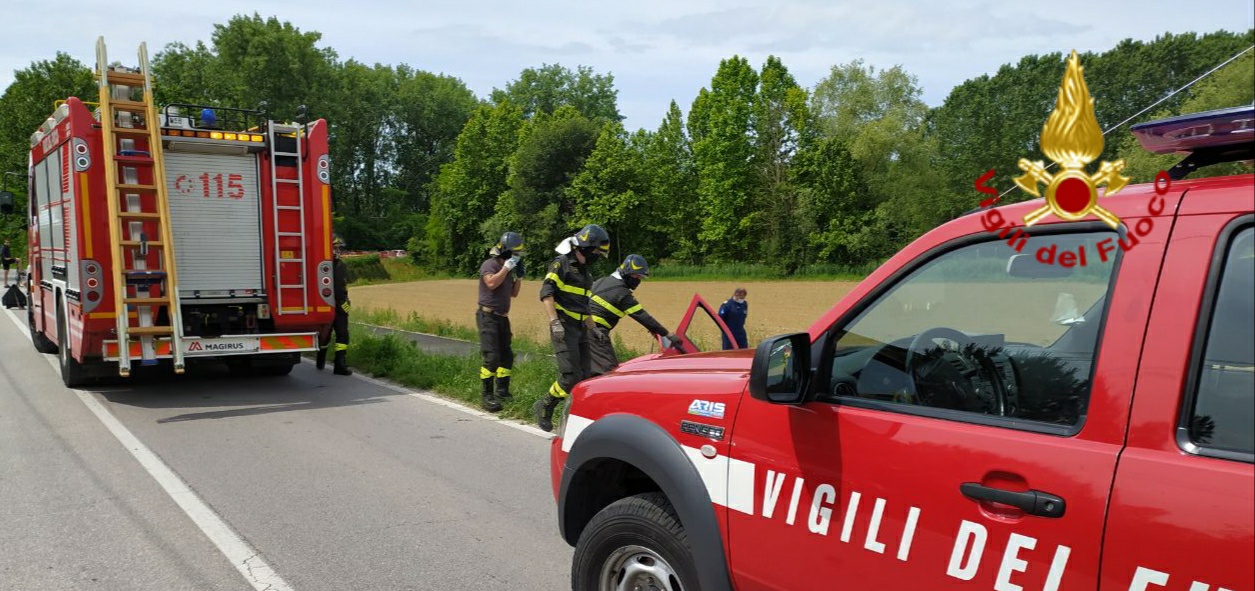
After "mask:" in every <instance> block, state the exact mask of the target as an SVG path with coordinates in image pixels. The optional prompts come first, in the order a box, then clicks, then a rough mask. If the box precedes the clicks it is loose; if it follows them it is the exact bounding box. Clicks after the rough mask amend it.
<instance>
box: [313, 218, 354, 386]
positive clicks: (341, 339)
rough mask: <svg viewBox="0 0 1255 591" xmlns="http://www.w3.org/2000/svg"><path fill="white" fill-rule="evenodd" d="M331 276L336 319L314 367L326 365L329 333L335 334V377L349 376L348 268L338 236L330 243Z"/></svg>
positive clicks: (319, 348)
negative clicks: (347, 358) (341, 256)
mask: <svg viewBox="0 0 1255 591" xmlns="http://www.w3.org/2000/svg"><path fill="white" fill-rule="evenodd" d="M331 248H332V250H331V252H332V259H331V276H332V279H333V283H334V286H333V289H334V291H335V303H336V317H335V320H334V321H332V323H331V330H328V331H327V336H326V338H325V339H324V340H323V342H322V343H321V344H320V346H319V347H318V359H317V363H316V364H315V366H316V367H317V368H318V369H322V368H323V367H325V366H326V365H327V347H328V346H329V345H330V344H331V333H333V332H334V333H335V337H336V356H335V368H334V370H333V371H334V372H335V374H336V375H340V376H349V375H353V371H352V370H350V369H349V364H348V361H347V360H346V359H345V357H346V356H347V355H348V351H349V306H350V304H349V280H348V276H349V268H348V265H345V264H344V260H343V259H341V258H340V254H341V252H343V251H344V240H342V239H340V237H339V236H336V237H335V240H333V241H332V242H331Z"/></svg>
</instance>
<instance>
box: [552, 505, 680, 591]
mask: <svg viewBox="0 0 1255 591" xmlns="http://www.w3.org/2000/svg"><path fill="white" fill-rule="evenodd" d="M624 577H636V581H635V582H636V585H632V584H628V585H626V586H625V587H626V588H628V589H631V588H634V587H635V588H642V589H661V590H665V591H695V590H696V589H697V568H696V566H695V565H694V562H693V553H692V550H691V549H690V548H689V541H688V535H687V534H685V532H684V527H683V526H681V525H680V520H679V518H678V517H676V514H675V509H674V508H672V507H671V503H670V502H669V501H668V500H667V497H666V495H663V494H662V493H646V494H640V495H636V496H632V497H627V498H623V499H619V500H618V501H615V502H613V503H611V504H610V505H609V506H607V507H606V508H605V509H602V510H601V511H600V512H599V513H597V515H595V516H594V517H593V519H592V520H591V521H589V522H588V526H586V527H585V528H584V532H583V533H581V534H580V539H579V542H578V543H576V545H575V558H574V560H572V562H571V588H572V589H573V590H574V591H614V590H615V589H618V588H620V585H619V582H620V581H621V580H622V579H623V578H624ZM651 585H652V586H651Z"/></svg>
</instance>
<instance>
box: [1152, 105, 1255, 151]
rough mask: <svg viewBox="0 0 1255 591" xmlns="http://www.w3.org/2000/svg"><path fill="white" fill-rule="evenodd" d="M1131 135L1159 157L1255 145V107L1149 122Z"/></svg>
mask: <svg viewBox="0 0 1255 591" xmlns="http://www.w3.org/2000/svg"><path fill="white" fill-rule="evenodd" d="M1131 131H1132V132H1133V135H1134V136H1137V141H1138V142H1141V144H1142V147H1143V148H1145V149H1146V150H1148V151H1151V152H1154V153H1156V154H1171V153H1173V152H1194V151H1196V150H1204V149H1209V148H1220V147H1224V146H1232V145H1236V144H1243V143H1250V142H1252V141H1255V105H1246V106H1242V107H1231V108H1228V109H1218V110H1215V111H1204V112H1202V113H1190V114H1189V115H1181V116H1179V117H1169V118H1167V119H1160V120H1158V121H1148V122H1146V123H1139V124H1137V125H1134V126H1133V127H1132V128H1131Z"/></svg>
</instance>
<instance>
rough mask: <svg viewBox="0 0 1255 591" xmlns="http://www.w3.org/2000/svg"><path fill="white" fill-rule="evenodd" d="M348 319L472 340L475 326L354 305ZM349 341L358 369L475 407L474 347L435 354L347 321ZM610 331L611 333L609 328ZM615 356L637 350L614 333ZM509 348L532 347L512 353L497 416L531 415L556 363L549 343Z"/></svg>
mask: <svg viewBox="0 0 1255 591" xmlns="http://www.w3.org/2000/svg"><path fill="white" fill-rule="evenodd" d="M353 322H355V323H356V322H361V323H366V324H374V325H377V326H387V327H390V328H398V329H401V330H409V331H415V332H423V333H427V334H436V335H440V336H445V337H450V338H457V339H462V340H469V341H475V340H476V339H477V338H478V337H477V336H476V334H475V331H474V330H472V329H469V328H466V327H461V326H454V325H452V324H451V323H447V322H439V321H431V320H428V319H425V318H422V317H421V316H418V315H417V314H411V315H410V316H409V317H407V318H401V317H400V315H398V314H397V313H396V312H394V311H392V310H385V311H370V310H354V311H353ZM349 330H350V332H351V333H352V342H353V346H352V347H350V348H349V356H348V361H349V365H351V366H353V367H354V368H355V369H357V370H358V371H362V372H364V373H366V374H368V375H371V376H374V377H379V378H387V379H389V380H392V381H394V382H397V383H399V384H402V385H404V386H408V387H411V388H418V389H422V390H430V391H432V392H436V393H438V394H441V395H443V396H445V397H448V398H451V399H454V400H458V401H461V402H464V403H466V404H467V406H471V407H474V408H480V393H481V387H480V381H479V368H480V365H481V362H482V359H481V357H480V354H479V353H472V354H469V355H436V354H431V353H425V352H423V351H422V350H421V349H419V348H418V347H417V346H415V345H414V344H413V343H411V342H410V341H409V340H407V339H405V338H402V337H398V336H395V335H384V336H380V335H376V334H374V333H372V332H370V331H368V330H365V329H363V328H362V327H359V326H355V325H350V328H349ZM612 335H613V333H612ZM613 336H614V340H615V350H616V351H618V353H619V359H621V360H624V361H626V360H628V359H632V358H634V357H638V356H639V355H641V353H639V352H637V351H633V350H631V349H628V348H626V347H624V346H623V342H622V341H621V340H620V339H618V337H617V335H613ZM513 346H514V351H515V353H516V357H517V354H518V353H532V354H533V355H532V356H531V357H530V359H527V360H523V359H516V360H515V363H514V368H513V369H514V371H513V375H512V376H511V380H510V392H511V393H512V394H514V401H513V402H511V403H510V404H507V405H506V406H505V408H504V409H503V410H502V411H501V412H500V413H498V415H499V416H502V417H509V418H518V419H527V420H529V421H530V420H531V418H532V416H531V407H532V403H534V402H535V401H536V400H540V399H541V398H543V397H544V396H545V395H546V394H547V393H548V392H549V386H550V385H551V384H553V381H554V379H555V378H556V377H557V366H556V364H555V362H554V360H553V358H552V357H551V355H552V354H553V347H552V345H550V344H549V343H538V342H536V341H533V340H531V339H526V338H521V337H518V336H515V338H514V342H513Z"/></svg>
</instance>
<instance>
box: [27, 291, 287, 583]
mask: <svg viewBox="0 0 1255 591" xmlns="http://www.w3.org/2000/svg"><path fill="white" fill-rule="evenodd" d="M4 311H5V315H7V316H8V317H9V319H10V320H12V321H13V324H15V325H17V328H18V330H20V331H22V332H23V333H24V334H25V335H26V338H27V340H30V339H31V333H30V329H29V328H28V327H27V326H26V325H24V324H22V321H21V320H19V319H18V317H17V315H16V314H14V313H13V311H12V310H10V309H8V308H6V309H5V310H4ZM39 355H41V356H42V357H43V358H44V361H47V362H48V364H49V365H51V366H52V368H53V370H54V371H56V372H57V373H58V374H60V372H61V368H60V367H59V365H58V363H57V362H55V361H53V359H52V356H51V355H49V354H46V353H40V354H39ZM66 389H67V390H69V391H71V392H73V393H74V394H75V395H77V396H78V399H79V400H81V401H82V402H83V405H84V406H86V407H87V409H88V410H90V411H91V412H92V414H94V415H96V418H97V419H98V420H99V421H100V422H101V423H102V424H104V426H105V428H106V429H108V430H109V432H110V433H111V434H113V436H114V438H116V439H117V440H118V443H120V444H122V447H124V448H126V451H128V452H130V454H131V457H133V458H135V461H137V462H139V464H140V466H141V467H143V468H144V470H145V471H147V472H148V474H149V476H152V477H153V480H156V481H157V485H158V486H160V487H161V489H162V490H163V491H165V493H166V494H167V495H168V496H169V497H170V498H171V499H172V500H173V501H174V502H175V504H176V505H178V506H179V508H180V509H182V510H183V513H184V514H185V515H187V517H188V518H189V519H191V520H192V523H194V524H196V527H197V528H199V529H200V531H201V532H202V533H204V534H205V536H206V537H208V538H209V541H210V542H212V543H213V545H214V546H215V547H217V548H218V551H219V552H221V553H222V555H223V556H224V557H225V558H226V559H227V561H228V562H230V563H231V566H234V567H235V569H236V570H237V571H239V573H240V574H241V575H243V576H244V580H246V581H248V582H249V584H250V585H252V586H253V588H254V589H256V590H257V591H293V590H292V587H291V586H290V585H288V583H287V581H284V580H283V578H282V577H280V576H279V573H277V572H275V570H274V568H272V567H271V566H270V564H269V563H267V562H266V561H265V560H264V559H262V557H261V553H260V552H258V551H257V550H256V549H255V548H253V547H252V546H251V545H250V544H249V543H248V542H246V541H244V539H243V538H241V537H240V536H239V534H237V533H236V532H235V530H233V529H231V526H230V525H229V524H227V522H226V520H224V519H222V517H221V516H219V515H218V513H217V512H215V511H214V510H213V508H212V507H210V506H209V505H208V504H207V503H205V501H204V500H202V499H201V498H200V496H199V495H197V494H196V492H195V491H193V490H192V489H191V487H189V486H188V485H187V483H186V482H184V481H183V479H182V478H179V475H178V474H176V473H175V472H174V470H173V469H171V468H170V467H169V466H167V465H166V463H165V462H163V461H162V460H161V458H160V457H158V456H157V454H156V453H154V452H153V451H152V450H151V449H149V448H148V446H146V445H144V443H143V442H142V441H140V440H139V438H138V437H136V436H135V434H134V433H131V431H130V430H129V429H127V428H126V426H125V425H123V424H122V422H121V421H119V420H118V419H117V417H115V416H113V413H111V412H109V409H107V408H105V406H104V405H103V404H101V403H100V401H99V400H96V398H95V396H93V395H92V393H91V392H87V391H85V390H79V389H76V388H66Z"/></svg>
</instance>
